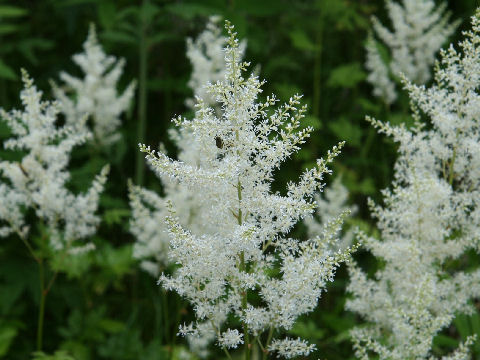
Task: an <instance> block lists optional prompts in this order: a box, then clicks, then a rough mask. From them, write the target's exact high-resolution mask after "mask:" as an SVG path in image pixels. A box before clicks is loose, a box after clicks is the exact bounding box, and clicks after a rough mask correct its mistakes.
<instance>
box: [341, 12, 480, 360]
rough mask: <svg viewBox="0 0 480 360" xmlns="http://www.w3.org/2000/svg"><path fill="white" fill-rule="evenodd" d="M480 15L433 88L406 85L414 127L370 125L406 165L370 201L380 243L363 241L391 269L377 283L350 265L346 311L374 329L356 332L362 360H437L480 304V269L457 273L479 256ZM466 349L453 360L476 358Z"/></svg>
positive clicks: (444, 59)
mask: <svg viewBox="0 0 480 360" xmlns="http://www.w3.org/2000/svg"><path fill="white" fill-rule="evenodd" d="M479 16H480V12H477V15H476V16H474V17H473V18H472V27H473V30H472V31H470V32H467V33H465V35H466V39H465V40H464V41H463V42H462V43H460V47H461V48H462V50H463V51H462V52H457V50H455V49H454V48H453V46H451V47H450V48H449V49H448V50H447V51H442V52H441V62H440V63H439V64H438V66H437V67H436V71H435V84H434V85H433V86H432V87H430V88H426V87H425V86H418V85H415V84H414V83H412V82H410V81H408V80H405V84H406V85H405V86H406V89H407V91H408V93H409V95H410V99H411V103H412V110H413V116H414V119H415V125H414V127H413V128H412V129H406V128H405V127H404V126H399V127H392V126H390V125H388V124H383V123H381V122H379V121H377V120H374V119H369V121H370V122H372V124H373V125H374V126H376V127H377V128H378V129H379V131H381V132H384V133H386V134H388V135H390V136H392V137H393V138H394V139H395V140H396V141H397V142H398V143H399V158H398V160H397V162H396V164H395V182H394V184H393V189H392V190H387V191H384V206H383V207H382V206H376V205H374V204H373V203H371V209H372V212H373V215H374V216H375V217H376V218H377V220H378V228H379V230H380V232H381V239H375V238H371V237H368V236H366V235H365V234H363V235H362V237H363V239H362V243H364V244H365V246H366V247H367V248H368V249H369V250H370V251H371V252H372V254H373V255H375V256H376V257H378V258H381V259H382V262H383V263H384V266H383V267H382V268H381V269H380V270H378V271H377V273H376V275H375V278H368V277H367V275H366V274H365V273H364V272H363V271H362V270H361V269H360V268H359V267H358V266H356V265H352V266H350V275H351V280H350V285H349V291H350V292H351V293H352V294H353V299H351V300H350V301H349V302H348V303H347V306H348V308H350V309H351V310H353V311H355V312H357V313H358V314H360V315H361V316H362V317H363V318H364V319H365V320H367V321H368V322H369V324H370V326H369V327H361V328H357V329H355V330H354V331H353V332H352V336H353V340H354V347H355V349H356V354H357V356H358V357H359V358H360V359H368V358H369V354H370V353H371V352H373V353H376V354H377V355H378V356H379V358H380V359H390V360H392V359H393V360H395V359H398V360H400V359H413V358H415V359H434V357H433V355H432V354H431V347H432V341H433V338H434V337H435V336H436V335H437V334H438V333H439V332H440V331H441V330H442V329H444V328H446V327H448V326H449V325H450V324H451V322H452V320H453V319H454V317H455V315H456V314H457V313H469V312H470V311H472V308H471V305H470V303H471V300H472V299H474V298H478V297H480V269H478V268H477V269H473V270H467V269H466V268H464V267H462V266H460V265H458V266H455V265H454V261H455V260H457V259H459V258H461V257H463V256H464V254H465V253H466V252H467V251H472V250H474V251H477V252H478V251H479V249H480V247H479V243H480V236H479V233H480V232H479V229H480V170H479V169H480V166H479V165H480V145H479V144H480V126H479V118H480V117H479V110H478V109H479V106H478V105H479V104H480V95H479V94H478V89H479V87H480V19H479ZM422 115H424V116H425V117H427V118H428V119H429V121H428V122H427V123H425V122H423V119H422ZM468 344H471V340H469V341H467V342H466V343H465V344H464V345H462V346H461V347H460V348H459V350H458V351H457V352H455V353H454V354H453V355H451V356H450V357H446V358H447V359H450V358H451V359H465V358H469V356H468V353H467V345H468Z"/></svg>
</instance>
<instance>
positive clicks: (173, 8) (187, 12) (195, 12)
mask: <svg viewBox="0 0 480 360" xmlns="http://www.w3.org/2000/svg"><path fill="white" fill-rule="evenodd" d="M166 9H167V11H168V12H170V13H172V14H174V15H177V16H179V17H181V18H183V19H185V20H192V19H193V18H195V17H196V16H210V15H211V14H212V9H211V8H209V7H206V6H203V5H199V4H186V3H175V4H172V5H168V6H167V7H166Z"/></svg>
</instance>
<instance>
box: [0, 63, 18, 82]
mask: <svg viewBox="0 0 480 360" xmlns="http://www.w3.org/2000/svg"><path fill="white" fill-rule="evenodd" d="M0 78H3V79H7V80H17V78H18V77H17V74H16V73H15V71H13V69H12V68H11V67H10V66H8V65H7V64H5V63H4V62H3V60H0Z"/></svg>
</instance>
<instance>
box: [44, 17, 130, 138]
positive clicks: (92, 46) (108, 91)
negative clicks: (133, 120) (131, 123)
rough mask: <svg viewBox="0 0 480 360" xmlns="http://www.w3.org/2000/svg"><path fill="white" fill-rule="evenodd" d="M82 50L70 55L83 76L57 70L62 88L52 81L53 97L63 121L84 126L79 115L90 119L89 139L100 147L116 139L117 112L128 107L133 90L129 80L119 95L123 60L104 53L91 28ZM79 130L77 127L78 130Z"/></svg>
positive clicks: (118, 116) (93, 28) (117, 134)
mask: <svg viewBox="0 0 480 360" xmlns="http://www.w3.org/2000/svg"><path fill="white" fill-rule="evenodd" d="M83 50H84V52H83V53H80V54H76V55H74V56H73V61H74V63H75V64H77V65H78V66H79V67H80V68H81V69H82V71H83V73H84V75H83V78H77V77H74V76H72V75H70V74H67V73H66V72H61V73H60V78H61V80H62V81H63V82H64V83H65V85H64V86H63V87H60V86H58V85H57V84H55V83H54V82H52V88H53V92H54V95H55V97H56V98H57V100H58V102H59V104H60V110H61V112H62V113H63V114H64V116H65V119H66V122H67V124H69V125H71V126H76V127H77V128H80V127H85V126H87V125H86V123H85V122H84V121H83V120H82V119H83V117H85V116H88V117H90V118H91V122H92V131H93V135H94V137H93V140H94V141H95V142H96V143H97V144H99V145H102V146H105V145H110V144H112V143H114V142H116V141H117V140H118V139H119V138H120V134H119V133H118V132H117V129H118V127H119V126H120V125H121V119H120V117H121V115H122V113H124V112H125V111H126V110H127V109H128V108H129V106H130V102H131V100H132V98H133V95H134V92H135V82H134V81H132V82H131V83H130V84H129V85H128V86H127V88H126V89H125V90H124V91H123V93H121V94H119V92H118V90H117V88H118V85H117V83H118V81H119V79H120V77H121V76H122V73H123V68H124V66H125V60H124V59H120V60H117V59H116V58H115V57H114V56H111V55H107V54H105V52H104V51H103V49H102V46H101V45H100V44H99V42H98V39H97V34H96V32H95V27H94V26H93V25H91V26H90V30H89V33H88V37H87V40H86V41H85V43H84V44H83ZM80 130H81V129H80Z"/></svg>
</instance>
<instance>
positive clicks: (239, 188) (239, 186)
mask: <svg viewBox="0 0 480 360" xmlns="http://www.w3.org/2000/svg"><path fill="white" fill-rule="evenodd" d="M237 139H238V132H237ZM237 196H238V214H237V215H238V216H237V221H238V225H240V226H241V225H242V208H241V203H242V183H241V182H240V179H238V181H237ZM240 271H246V266H245V254H244V252H243V251H242V252H241V253H240ZM247 305H248V299H247V290H244V291H243V292H242V312H243V314H245V312H246V311H247ZM242 325H243V335H244V336H245V360H250V335H249V334H248V325H247V323H246V322H244V321H242Z"/></svg>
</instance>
